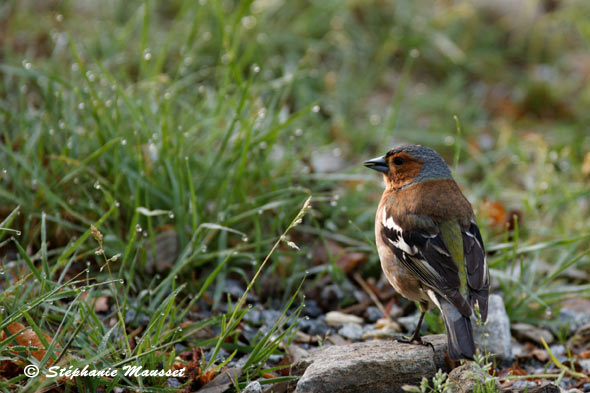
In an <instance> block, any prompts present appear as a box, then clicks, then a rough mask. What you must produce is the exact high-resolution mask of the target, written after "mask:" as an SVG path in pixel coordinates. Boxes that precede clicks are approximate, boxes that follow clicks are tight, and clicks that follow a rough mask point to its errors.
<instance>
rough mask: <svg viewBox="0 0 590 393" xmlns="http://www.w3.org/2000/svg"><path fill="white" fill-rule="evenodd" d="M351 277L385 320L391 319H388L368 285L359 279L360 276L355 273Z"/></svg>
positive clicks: (383, 308) (381, 304)
mask: <svg viewBox="0 0 590 393" xmlns="http://www.w3.org/2000/svg"><path fill="white" fill-rule="evenodd" d="M352 277H353V278H354V279H355V280H356V282H358V283H359V285H360V286H361V287H362V288H363V290H364V291H365V292H366V293H367V295H369V297H370V298H371V300H372V301H373V303H375V305H376V306H377V308H378V309H379V311H381V313H382V314H383V316H384V317H385V318H387V319H391V318H389V314H388V313H387V311H385V307H383V303H381V301H380V300H379V298H378V297H377V295H375V292H373V290H372V289H371V287H370V286H369V284H367V282H366V281H365V280H364V279H363V278H362V277H361V275H360V274H358V272H356V273H354V274H353V275H352Z"/></svg>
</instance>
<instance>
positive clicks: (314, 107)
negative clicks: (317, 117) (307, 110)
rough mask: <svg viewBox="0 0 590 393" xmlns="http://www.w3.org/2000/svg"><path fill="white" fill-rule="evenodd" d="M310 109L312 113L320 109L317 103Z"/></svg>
mask: <svg viewBox="0 0 590 393" xmlns="http://www.w3.org/2000/svg"><path fill="white" fill-rule="evenodd" d="M311 111H312V112H314V113H318V112H319V111H320V106H319V105H314V106H313V107H312V108H311Z"/></svg>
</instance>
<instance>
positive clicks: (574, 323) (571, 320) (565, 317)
mask: <svg viewBox="0 0 590 393" xmlns="http://www.w3.org/2000/svg"><path fill="white" fill-rule="evenodd" d="M557 320H558V321H559V322H561V324H562V325H567V326H568V327H569V330H570V332H575V331H576V330H578V329H579V328H581V327H582V326H583V325H585V324H587V323H590V311H589V312H581V311H578V310H573V309H570V308H566V307H563V308H562V309H561V310H559V315H558V316H557Z"/></svg>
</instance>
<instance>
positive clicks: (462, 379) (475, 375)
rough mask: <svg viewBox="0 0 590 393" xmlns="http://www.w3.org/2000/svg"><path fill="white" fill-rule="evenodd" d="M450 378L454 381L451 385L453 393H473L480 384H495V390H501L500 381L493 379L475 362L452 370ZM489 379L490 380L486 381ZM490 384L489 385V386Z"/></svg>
mask: <svg viewBox="0 0 590 393" xmlns="http://www.w3.org/2000/svg"><path fill="white" fill-rule="evenodd" d="M449 378H450V379H451V381H453V384H452V385H451V387H450V391H451V393H472V392H473V391H474V390H475V387H476V386H477V385H478V384H480V385H481V384H483V383H485V384H486V385H488V384H489V385H493V386H494V388H495V389H494V390H493V391H496V392H497V391H499V390H500V383H499V382H498V381H497V380H493V379H491V377H490V375H489V374H488V373H486V372H485V371H483V370H482V369H481V368H480V367H479V366H477V365H476V364H474V363H466V364H464V365H462V366H459V367H457V368H455V369H453V371H451V372H450V374H449ZM486 379H489V381H486ZM489 385H488V386H489Z"/></svg>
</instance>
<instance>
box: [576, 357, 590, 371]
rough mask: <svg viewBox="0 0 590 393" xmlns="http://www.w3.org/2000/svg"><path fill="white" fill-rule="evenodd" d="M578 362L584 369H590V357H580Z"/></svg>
mask: <svg viewBox="0 0 590 393" xmlns="http://www.w3.org/2000/svg"><path fill="white" fill-rule="evenodd" d="M578 364H579V365H580V367H582V370H586V371H590V359H578Z"/></svg>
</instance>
